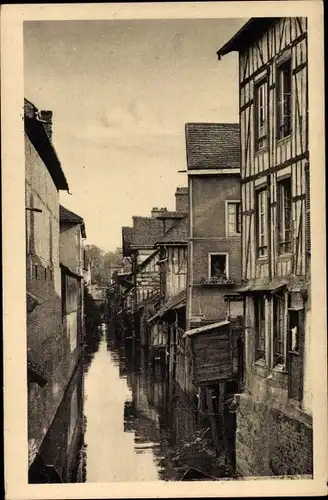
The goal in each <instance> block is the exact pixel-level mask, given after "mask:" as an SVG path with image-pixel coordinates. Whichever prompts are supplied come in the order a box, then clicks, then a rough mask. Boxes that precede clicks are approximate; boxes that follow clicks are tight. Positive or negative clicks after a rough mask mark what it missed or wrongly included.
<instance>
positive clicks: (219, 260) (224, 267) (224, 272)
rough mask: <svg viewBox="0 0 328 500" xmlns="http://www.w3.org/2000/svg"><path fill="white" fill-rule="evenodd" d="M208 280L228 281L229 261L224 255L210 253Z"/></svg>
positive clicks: (226, 255)
mask: <svg viewBox="0 0 328 500" xmlns="http://www.w3.org/2000/svg"><path fill="white" fill-rule="evenodd" d="M208 268H209V269H208V271H209V276H208V277H209V279H211V278H215V279H218V280H220V279H221V280H222V281H224V280H227V279H229V259H228V254H226V253H210V254H209V262H208Z"/></svg>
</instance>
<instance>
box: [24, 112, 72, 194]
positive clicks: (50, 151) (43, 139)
mask: <svg viewBox="0 0 328 500" xmlns="http://www.w3.org/2000/svg"><path fill="white" fill-rule="evenodd" d="M24 124H25V131H26V134H27V136H28V138H29V139H30V141H31V142H32V144H33V146H34V147H35V149H36V150H37V152H38V154H39V156H40V158H41V159H42V161H43V163H44V164H45V166H46V168H47V170H48V172H49V173H50V175H51V178H52V180H53V182H54V184H55V186H56V188H57V189H58V190H62V191H68V190H69V186H68V183H67V180H66V177H65V174H64V171H63V169H62V166H61V164H60V161H59V159H58V156H57V153H56V151H55V148H54V146H53V144H52V143H51V141H50V139H49V137H48V135H47V133H46V131H45V129H44V127H43V125H42V123H41V122H39V121H38V120H37V119H36V118H29V117H27V116H25V117H24Z"/></svg>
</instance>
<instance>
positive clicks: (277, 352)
mask: <svg viewBox="0 0 328 500" xmlns="http://www.w3.org/2000/svg"><path fill="white" fill-rule="evenodd" d="M286 307H287V305H286V296H285V295H282V296H279V295H278V294H273V295H272V318H273V321H272V368H276V369H277V368H280V369H282V370H284V371H286V370H287V324H286V314H285V313H286ZM277 345H279V346H280V347H279V349H278V347H277Z"/></svg>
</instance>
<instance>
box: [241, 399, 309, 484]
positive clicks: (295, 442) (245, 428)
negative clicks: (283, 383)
mask: <svg viewBox="0 0 328 500" xmlns="http://www.w3.org/2000/svg"><path fill="white" fill-rule="evenodd" d="M312 454H313V447H312V427H311V425H310V424H307V423H306V422H304V421H303V422H302V421H301V420H299V419H297V418H296V415H294V417H293V416H292V415H286V414H284V413H283V412H281V411H279V410H276V409H274V408H272V406H271V404H270V402H266V403H256V402H255V401H253V400H252V398H251V397H250V396H249V395H247V394H243V395H241V398H240V402H239V407H238V410H237V433H236V466H237V474H238V475H241V476H278V475H308V474H310V475H311V474H312Z"/></svg>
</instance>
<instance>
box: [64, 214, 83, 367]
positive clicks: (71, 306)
mask: <svg viewBox="0 0 328 500" xmlns="http://www.w3.org/2000/svg"><path fill="white" fill-rule="evenodd" d="M59 217H60V219H59V220H60V249H59V257H60V268H61V286H62V290H61V291H62V320H63V328H64V334H65V336H67V338H68V339H69V345H70V351H71V363H72V367H73V368H74V366H75V364H76V362H77V361H78V358H79V356H80V353H81V348H80V346H81V344H82V343H83V338H84V249H83V240H84V239H85V238H86V232H85V224H84V220H83V218H82V217H80V216H79V215H77V214H75V213H74V212H72V211H71V210H68V209H67V208H65V207H63V206H62V205H60V207H59Z"/></svg>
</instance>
